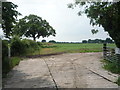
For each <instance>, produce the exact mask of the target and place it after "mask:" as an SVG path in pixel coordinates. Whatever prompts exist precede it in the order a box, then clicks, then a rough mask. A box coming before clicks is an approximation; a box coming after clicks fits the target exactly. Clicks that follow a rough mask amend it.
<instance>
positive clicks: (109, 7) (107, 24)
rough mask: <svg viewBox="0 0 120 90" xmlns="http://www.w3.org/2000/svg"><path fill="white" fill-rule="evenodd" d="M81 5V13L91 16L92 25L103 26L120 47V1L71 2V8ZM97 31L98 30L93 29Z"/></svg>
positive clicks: (77, 0) (78, 0)
mask: <svg viewBox="0 0 120 90" xmlns="http://www.w3.org/2000/svg"><path fill="white" fill-rule="evenodd" d="M76 5H80V6H83V8H82V9H81V10H80V12H79V15H81V14H82V13H85V14H86V15H87V17H88V18H90V24H91V25H92V26H95V25H96V26H102V27H103V28H104V30H105V31H107V32H108V33H109V35H110V37H111V38H112V39H113V40H114V41H115V43H116V46H117V47H118V48H120V30H119V25H120V22H119V21H120V1H119V2H91V1H86V2H81V0H76V1H75V3H74V4H69V5H68V7H69V8H74V6H76ZM93 31H94V32H95V33H96V30H93Z"/></svg>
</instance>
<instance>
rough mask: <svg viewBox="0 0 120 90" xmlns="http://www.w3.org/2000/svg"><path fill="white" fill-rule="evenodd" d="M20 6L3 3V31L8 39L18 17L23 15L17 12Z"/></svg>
mask: <svg viewBox="0 0 120 90" xmlns="http://www.w3.org/2000/svg"><path fill="white" fill-rule="evenodd" d="M17 7H18V6H17V5H15V4H13V3H12V2H2V29H3V32H4V35H5V37H6V38H10V35H11V33H12V28H13V24H15V23H16V19H17V16H18V15H21V14H20V13H19V12H18V11H17V10H16V8H17Z"/></svg>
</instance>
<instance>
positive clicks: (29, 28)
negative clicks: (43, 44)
mask: <svg viewBox="0 0 120 90" xmlns="http://www.w3.org/2000/svg"><path fill="white" fill-rule="evenodd" d="M13 34H16V35H18V36H23V35H24V36H26V37H32V38H33V40H36V38H40V36H42V37H48V36H50V35H53V36H55V34H56V33H55V30H54V29H53V28H52V26H50V25H49V23H48V22H47V21H46V20H42V18H41V17H39V16H37V15H33V14H30V15H29V16H25V17H24V18H22V19H20V20H19V22H18V23H17V24H16V26H15V27H14V33H13Z"/></svg>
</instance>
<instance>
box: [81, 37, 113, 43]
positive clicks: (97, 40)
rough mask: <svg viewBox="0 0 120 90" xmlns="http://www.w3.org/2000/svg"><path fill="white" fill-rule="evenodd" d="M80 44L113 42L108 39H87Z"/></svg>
mask: <svg viewBox="0 0 120 90" xmlns="http://www.w3.org/2000/svg"><path fill="white" fill-rule="evenodd" d="M82 43H114V41H113V40H112V39H110V38H106V40H102V39H94V40H92V39H88V40H82Z"/></svg>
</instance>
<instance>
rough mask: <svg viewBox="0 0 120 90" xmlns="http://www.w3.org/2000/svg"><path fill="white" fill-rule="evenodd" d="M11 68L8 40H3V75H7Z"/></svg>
mask: <svg viewBox="0 0 120 90" xmlns="http://www.w3.org/2000/svg"><path fill="white" fill-rule="evenodd" d="M9 70H10V60H9V59H8V41H7V40H2V75H3V76H5V74H7V73H8V72H9Z"/></svg>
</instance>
